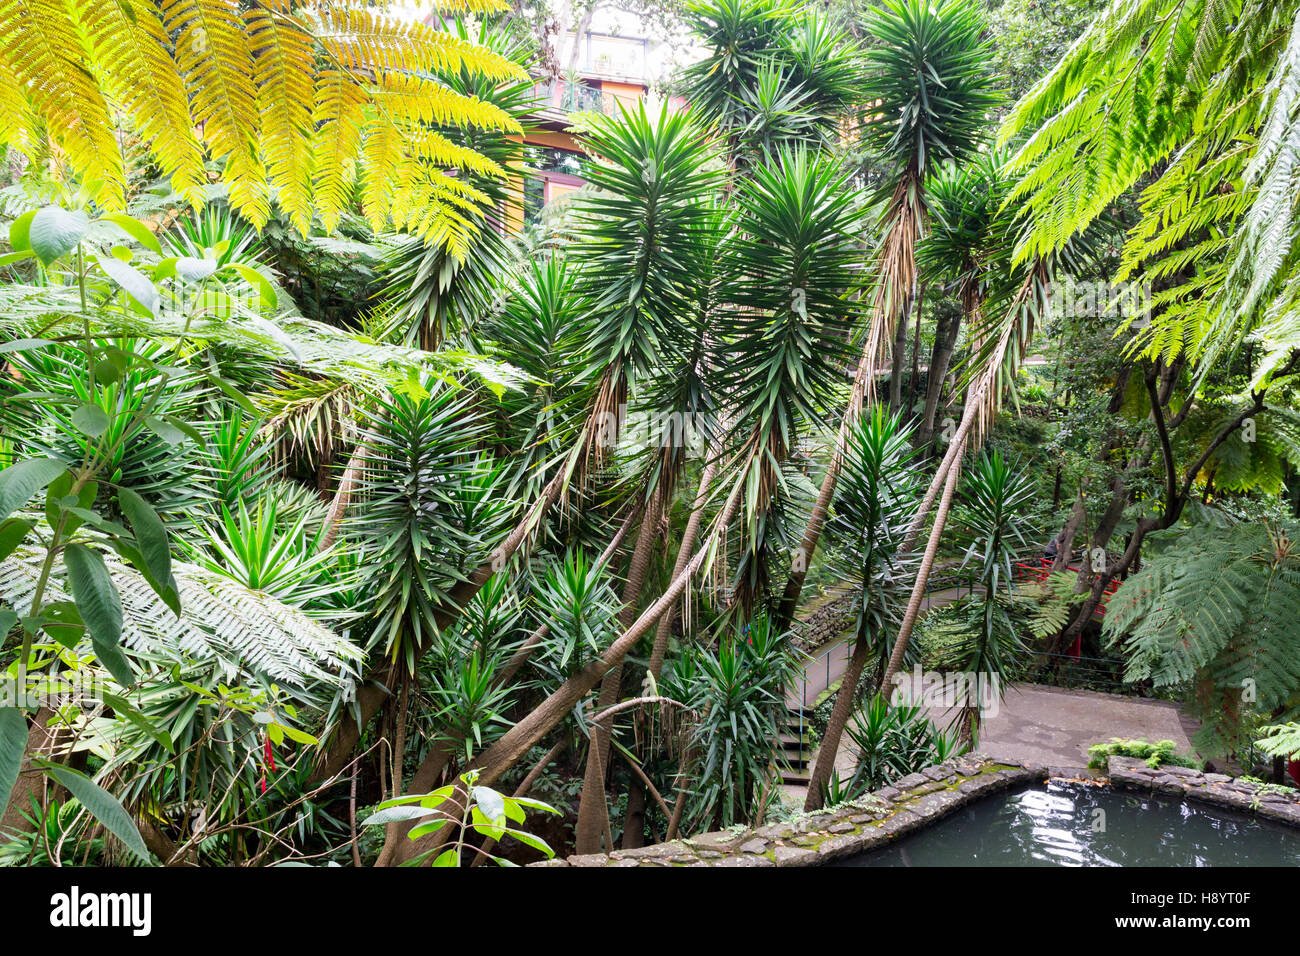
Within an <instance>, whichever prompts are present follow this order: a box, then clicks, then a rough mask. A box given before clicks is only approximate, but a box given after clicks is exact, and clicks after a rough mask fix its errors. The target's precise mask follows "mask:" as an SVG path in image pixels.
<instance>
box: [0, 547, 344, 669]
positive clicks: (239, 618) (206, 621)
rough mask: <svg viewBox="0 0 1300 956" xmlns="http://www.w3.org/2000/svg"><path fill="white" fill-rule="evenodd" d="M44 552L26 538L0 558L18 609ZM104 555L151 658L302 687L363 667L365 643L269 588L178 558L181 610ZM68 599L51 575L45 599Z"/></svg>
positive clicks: (135, 636)
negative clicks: (352, 640) (358, 642)
mask: <svg viewBox="0 0 1300 956" xmlns="http://www.w3.org/2000/svg"><path fill="white" fill-rule="evenodd" d="M44 557H45V551H44V549H41V548H36V547H32V546H29V545H22V546H20V547H18V548H17V549H16V550H15V551H14V552H13V553H12V554H11V555H9V557H7V558H5V559H4V560H3V561H0V599H3V600H4V601H5V603H7V604H9V605H10V606H11V607H13V608H14V610H15V611H17V612H18V613H19V614H25V613H26V612H27V610H28V609H29V608H30V606H31V599H32V594H33V591H34V590H35V587H36V582H37V579H38V578H39V576H40V571H41V563H42V561H43V559H44ZM104 561H105V564H106V565H107V566H108V569H109V573H110V575H112V578H113V583H114V584H115V585H117V590H118V593H119V594H120V596H121V599H122V610H123V620H122V643H123V645H125V646H126V647H127V648H129V649H130V650H132V651H133V652H135V654H136V655H138V656H139V657H140V658H142V659H144V660H146V661H156V662H176V663H181V662H186V661H215V662H217V663H218V664H219V665H220V667H221V668H222V669H223V671H224V673H225V675H226V680H227V681H231V682H234V681H237V680H239V679H240V675H241V674H244V675H249V674H251V675H255V676H257V677H260V678H263V679H266V680H272V681H278V682H280V683H283V684H286V685H290V686H295V687H307V686H311V685H315V684H318V683H324V684H326V685H332V686H336V687H338V686H342V685H344V684H346V683H348V682H349V681H351V680H352V679H353V677H355V676H356V674H357V672H358V668H359V665H360V661H361V656H362V655H361V651H360V649H359V648H357V647H355V646H354V645H352V644H350V643H348V641H346V640H344V639H343V638H341V637H339V636H338V635H336V634H334V633H333V632H331V631H330V630H328V629H327V628H325V627H324V626H322V625H321V624H320V623H318V622H317V621H315V620H313V619H312V618H310V617H308V616H307V615H305V614H303V613H302V612H301V611H299V610H297V609H295V608H291V607H289V606H287V605H285V604H281V603H280V602H279V601H277V600H276V599H275V598H273V597H271V596H270V595H268V594H264V593H262V592H260V591H253V590H250V589H248V588H246V587H243V586H241V585H239V584H237V583H235V582H234V581H232V580H231V579H230V578H229V577H226V576H224V575H219V574H216V573H214V572H212V571H209V570H206V569H204V568H201V567H198V566H196V565H191V564H182V563H180V562H177V561H173V562H172V565H171V566H172V574H173V575H174V576H175V579H176V586H177V590H178V592H179V593H180V600H181V608H182V615H181V616H180V617H177V615H176V614H174V613H173V612H172V611H171V609H169V608H168V607H167V606H166V605H165V604H164V603H163V602H162V600H161V599H160V598H159V597H158V595H157V594H155V593H154V591H153V589H152V588H151V587H150V586H149V584H148V582H146V581H145V579H144V577H143V575H141V574H140V573H139V572H137V571H135V570H134V569H133V568H131V567H129V566H127V565H126V564H124V563H123V562H122V561H121V560H119V559H118V558H117V556H116V555H114V554H112V553H105V554H104ZM69 600H71V598H70V596H69V595H68V593H67V591H66V590H65V585H64V583H63V582H62V581H60V580H54V581H51V582H50V584H49V585H48V587H47V590H46V594H45V604H46V605H47V606H48V605H49V604H52V603H55V602H59V601H69ZM88 646H89V641H87V648H88ZM145 666H148V664H146V665H145Z"/></svg>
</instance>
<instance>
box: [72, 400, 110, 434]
mask: <svg viewBox="0 0 1300 956" xmlns="http://www.w3.org/2000/svg"><path fill="white" fill-rule="evenodd" d="M108 426H109V420H108V413H107V412H105V411H104V410H103V409H102V408H100V407H99V406H98V405H82V406H81V407H80V408H78V409H77V410H76V411H75V412H73V413H72V427H73V428H75V429H76V430H77V431H79V432H81V434H83V435H87V436H89V437H91V438H98V437H99V436H100V435H102V434H104V432H106V431H108Z"/></svg>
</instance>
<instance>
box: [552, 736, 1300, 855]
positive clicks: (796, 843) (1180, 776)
mask: <svg viewBox="0 0 1300 956" xmlns="http://www.w3.org/2000/svg"><path fill="white" fill-rule="evenodd" d="M1048 778H1063V779H1072V780H1095V781H1097V782H1099V783H1107V782H1109V784H1110V785H1111V786H1112V787H1114V788H1115V789H1118V790H1130V791H1137V792H1142V793H1153V794H1165V795H1170V796H1180V797H1183V798H1185V799H1188V800H1196V801H1198V802H1201V803H1207V804H1211V805H1214V806H1217V807H1223V808H1226V809H1230V810H1236V811H1238V812H1246V813H1254V814H1257V815H1258V816H1260V817H1263V818H1267V819H1271V820H1274V821H1277V822H1280V823H1283V824H1287V825H1290V826H1295V827H1300V793H1298V792H1297V791H1291V792H1290V793H1285V792H1280V791H1279V790H1278V789H1276V788H1269V787H1267V786H1264V785H1260V784H1256V783H1252V782H1250V781H1246V780H1238V779H1234V778H1232V777H1229V776H1226V775H1224V774H1216V773H1204V772H1202V771H1199V770H1191V769H1188V768H1184V767H1168V766H1165V767H1159V768H1156V769H1153V768H1151V767H1148V766H1147V765H1146V763H1145V762H1144V761H1142V760H1138V759H1134V758H1130V757H1111V758H1110V760H1109V763H1108V765H1107V768H1106V771H1105V772H1101V771H1095V770H1087V769H1084V768H1080V767H1048V766H1041V765H1034V764H1022V763H1016V762H1015V761H1010V760H995V759H992V758H990V757H988V756H985V755H983V754H977V753H976V754H966V755H964V756H961V757H958V758H956V759H954V760H949V761H947V762H945V763H941V764H938V765H936V766H933V767H927V768H926V769H925V770H923V771H921V772H920V773H914V774H910V775H908V776H906V777H903V778H902V779H900V780H897V781H895V782H894V784H893V785H892V786H889V787H885V788H884V789H883V790H878V791H876V792H875V793H871V794H868V795H867V796H865V797H863V798H861V799H859V800H856V801H853V802H852V803H849V804H844V805H842V806H839V807H836V808H835V809H834V810H832V811H828V812H824V813H814V814H808V815H800V816H798V817H797V818H796V819H793V820H790V821H788V822H785V823H774V824H768V825H766V826H761V827H753V828H749V829H731V830H719V831H716V832H713V833H702V834H699V835H698V836H693V837H688V838H686V839H680V840H673V841H671V842H669V843H659V844H655V845H654V846H648V847H642V848H640V849H635V850H617V851H615V852H613V853H608V854H606V853H591V854H585V855H578V856H570V857H567V858H565V859H554V860H546V861H544V862H541V863H533V864H531V865H532V866H576V867H629V866H656V867H682V866H746V867H748V866H760V867H761V866H818V865H821V864H824V863H830V862H833V861H835V860H840V859H844V858H845V857H850V856H854V855H856V854H859V853H863V852H865V851H867V850H874V849H878V848H879V847H882V846H885V845H886V844H888V843H890V842H892V841H894V840H897V839H898V838H899V837H902V836H906V835H907V834H909V833H911V832H912V831H914V830H917V829H919V828H921V827H923V826H927V825H929V824H930V823H933V822H935V821H936V820H939V819H942V818H943V817H945V816H947V815H948V814H950V813H952V812H953V811H955V810H957V809H959V808H960V807H963V806H965V805H967V804H969V803H971V802H973V801H975V800H982V799H984V798H985V797H988V796H992V795H993V794H996V793H1000V792H1003V791H1005V790H1010V789H1012V788H1014V787H1019V786H1023V785H1027V784H1033V783H1041V782H1043V781H1044V780H1047V779H1048ZM1293 794H1294V796H1293Z"/></svg>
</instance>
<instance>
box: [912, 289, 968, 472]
mask: <svg viewBox="0 0 1300 956" xmlns="http://www.w3.org/2000/svg"><path fill="white" fill-rule="evenodd" d="M939 313H940V314H939V315H938V317H937V323H936V327H935V330H934V347H933V348H932V349H931V350H930V368H929V369H928V370H927V371H926V373H925V410H924V411H923V412H922V413H921V424H920V425H919V426H918V427H917V430H916V442H915V445H914V446H913V447H915V448H916V449H917V450H924V449H926V448H929V447H930V445H931V444H932V443H933V441H934V420H935V416H936V415H938V412H939V398H940V396H941V395H942V393H943V381H944V379H945V378H946V377H947V375H948V364H949V363H950V362H951V361H952V353H953V351H954V349H955V348H956V346H957V333H958V331H959V330H960V329H961V313H960V312H954V313H947V314H945V312H944V310H939Z"/></svg>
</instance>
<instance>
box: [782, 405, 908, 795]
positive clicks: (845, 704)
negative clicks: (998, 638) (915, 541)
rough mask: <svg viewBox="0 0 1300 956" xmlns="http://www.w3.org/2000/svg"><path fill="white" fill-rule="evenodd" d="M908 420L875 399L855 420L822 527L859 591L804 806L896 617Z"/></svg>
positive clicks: (824, 777)
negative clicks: (841, 670)
mask: <svg viewBox="0 0 1300 956" xmlns="http://www.w3.org/2000/svg"><path fill="white" fill-rule="evenodd" d="M910 441H911V428H910V427H908V426H906V425H904V424H903V423H902V419H901V416H899V415H889V414H888V413H887V412H886V411H885V409H884V408H883V407H882V406H879V405H877V406H876V407H875V408H874V409H872V410H871V412H869V413H868V414H865V415H863V416H862V418H861V419H860V420H859V421H858V422H857V423H856V424H855V426H854V428H853V431H852V432H851V434H850V436H849V444H848V446H847V448H846V449H845V462H844V469H843V472H842V474H841V476H840V482H839V485H838V494H837V496H836V500H835V509H834V512H833V514H832V516H831V520H830V526H829V527H828V529H827V531H828V534H830V536H831V538H832V540H833V541H835V542H836V543H837V545H838V549H839V550H840V551H842V552H843V553H844V554H845V556H846V557H848V558H849V559H850V560H851V561H852V563H853V568H854V572H855V575H854V576H855V577H856V578H857V582H858V584H859V585H860V586H861V588H862V596H861V599H860V602H859V605H858V608H857V620H856V622H855V624H854V631H853V653H852V654H851V655H850V657H849V662H848V664H847V665H846V666H845V668H844V675H843V678H842V679H841V682H840V688H839V690H838V691H837V692H836V695H835V704H834V707H833V709H832V710H831V716H830V719H829V720H828V721H827V725H826V732H825V733H824V734H823V735H822V742H821V747H820V750H819V751H818V754H817V761H816V763H815V764H814V766H813V770H812V775H811V777H810V779H809V781H808V795H807V798H806V800H805V802H804V809H805V810H817V809H819V808H820V807H821V806H822V800H823V798H824V791H825V786H826V784H827V782H828V781H829V780H830V778H831V774H832V772H833V771H834V769H835V756H836V753H837V752H838V751H839V746H840V739H841V738H842V736H843V734H844V728H845V725H846V724H847V723H848V720H849V717H850V715H851V714H852V712H853V708H854V704H855V703H856V701H857V699H858V684H859V682H860V681H861V679H862V674H863V672H864V670H865V669H866V665H867V663H868V661H869V660H870V659H871V657H872V656H875V657H876V658H877V659H878V661H879V667H878V668H877V674H876V678H877V680H879V677H880V674H881V673H883V671H884V665H885V661H886V660H887V659H888V656H889V649H890V645H889V643H888V640H887V639H888V632H889V631H890V630H892V625H893V624H894V623H895V622H896V621H897V619H898V610H899V609H898V606H897V603H898V601H899V599H900V597H901V593H900V585H901V582H902V581H903V580H904V579H905V577H906V570H907V568H906V560H905V556H904V555H902V554H900V548H901V545H902V543H903V537H904V534H905V532H906V530H907V526H908V524H909V523H910V522H911V520H912V517H913V515H914V514H915V513H916V508H917V506H918V505H919V504H920V500H921V494H920V490H921V489H920V479H919V476H918V474H917V472H916V470H915V468H914V466H913V458H914V453H913V451H912V449H911V446H910Z"/></svg>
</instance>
